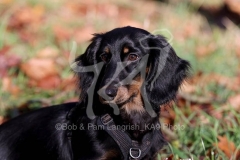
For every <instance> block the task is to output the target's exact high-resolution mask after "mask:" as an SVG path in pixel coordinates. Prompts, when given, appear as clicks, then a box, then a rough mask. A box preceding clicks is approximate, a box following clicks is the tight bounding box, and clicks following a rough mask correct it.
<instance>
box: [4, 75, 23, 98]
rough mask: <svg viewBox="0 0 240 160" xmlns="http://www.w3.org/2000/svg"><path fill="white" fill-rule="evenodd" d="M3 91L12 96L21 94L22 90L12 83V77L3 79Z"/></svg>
mask: <svg viewBox="0 0 240 160" xmlns="http://www.w3.org/2000/svg"><path fill="white" fill-rule="evenodd" d="M2 90H3V91H7V92H10V93H11V94H12V95H18V94H19V93H20V88H19V87H18V86H16V85H15V84H13V83H12V78H10V77H3V78H2Z"/></svg>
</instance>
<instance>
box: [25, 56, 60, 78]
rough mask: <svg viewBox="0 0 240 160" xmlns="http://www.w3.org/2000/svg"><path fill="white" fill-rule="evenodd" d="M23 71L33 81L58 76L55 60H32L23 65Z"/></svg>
mask: <svg viewBox="0 0 240 160" xmlns="http://www.w3.org/2000/svg"><path fill="white" fill-rule="evenodd" d="M21 70H22V71H23V72H24V73H25V74H26V75H27V76H28V77H30V78H31V79H33V80H41V79H43V78H45V77H49V76H56V75H58V71H57V67H56V64H55V62H54V60H51V59H39V58H32V59H30V60H29V61H27V62H26V63H23V64H22V65H21Z"/></svg>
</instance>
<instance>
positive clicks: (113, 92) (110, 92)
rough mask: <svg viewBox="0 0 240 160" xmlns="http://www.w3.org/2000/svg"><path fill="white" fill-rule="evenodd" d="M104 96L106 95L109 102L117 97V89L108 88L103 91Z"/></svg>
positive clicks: (113, 87)
mask: <svg viewBox="0 0 240 160" xmlns="http://www.w3.org/2000/svg"><path fill="white" fill-rule="evenodd" d="M105 93H106V95H108V96H109V97H110V98H111V100H112V99H113V98H114V97H115V96H116V95H117V87H115V86H109V87H107V88H106V90H105Z"/></svg>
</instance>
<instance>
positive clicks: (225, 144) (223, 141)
mask: <svg viewBox="0 0 240 160" xmlns="http://www.w3.org/2000/svg"><path fill="white" fill-rule="evenodd" d="M218 139H219V142H218V143H217V144H215V145H217V146H218V148H219V149H221V150H222V151H223V152H224V153H225V154H226V156H227V157H228V158H231V156H232V155H233V153H234V151H235V149H236V146H235V144H234V143H233V142H231V141H229V140H228V138H227V137H226V136H218Z"/></svg>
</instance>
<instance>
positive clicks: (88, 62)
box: [74, 34, 102, 101]
mask: <svg viewBox="0 0 240 160" xmlns="http://www.w3.org/2000/svg"><path fill="white" fill-rule="evenodd" d="M101 39H102V38H101V35H100V34H94V37H93V38H92V40H91V44H90V45H89V46H88V47H87V49H86V51H85V52H84V53H83V54H82V55H81V56H79V57H77V58H76V59H75V64H76V66H75V67H74V72H75V74H76V75H77V77H78V87H79V90H80V97H79V98H80V101H82V100H84V99H85V98H86V96H87V91H88V89H89V87H90V86H91V84H92V81H93V78H94V70H95V69H96V68H95V67H96V66H95V65H94V64H97V59H96V53H97V51H98V49H99V46H100V44H101Z"/></svg>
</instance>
